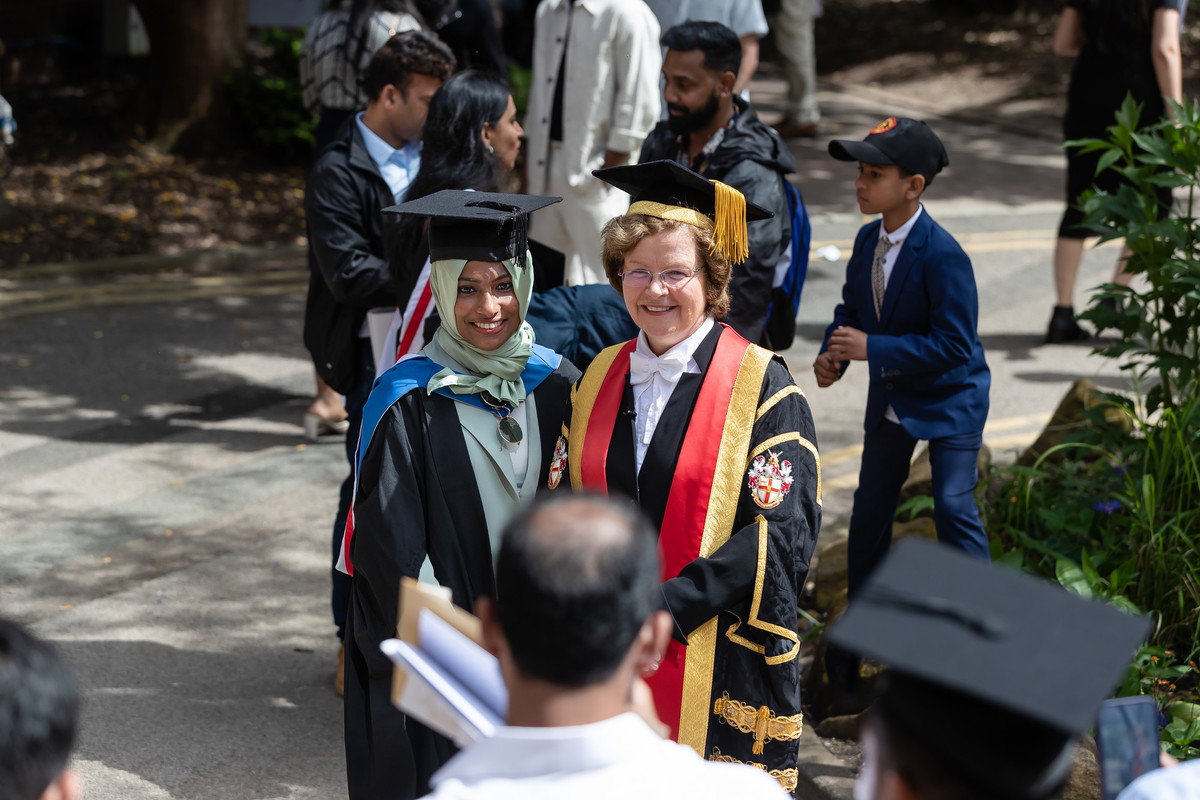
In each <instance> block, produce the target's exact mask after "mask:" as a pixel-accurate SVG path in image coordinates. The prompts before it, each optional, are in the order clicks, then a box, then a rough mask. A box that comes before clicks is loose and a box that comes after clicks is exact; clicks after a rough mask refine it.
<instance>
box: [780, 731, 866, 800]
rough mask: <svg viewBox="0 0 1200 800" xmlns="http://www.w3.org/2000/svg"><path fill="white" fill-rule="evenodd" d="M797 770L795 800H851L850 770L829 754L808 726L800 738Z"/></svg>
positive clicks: (852, 773) (853, 779) (852, 787)
mask: <svg viewBox="0 0 1200 800" xmlns="http://www.w3.org/2000/svg"><path fill="white" fill-rule="evenodd" d="M799 770H800V774H799V779H798V780H797V782H796V791H795V795H794V796H795V797H796V798H797V800H853V798H854V781H855V777H856V776H855V774H854V770H852V769H851V768H850V767H848V766H846V764H844V763H842V760H841V759H840V758H838V757H837V756H835V755H834V754H833V753H830V752H829V750H828V749H826V747H825V744H824V743H823V742H822V741H821V738H820V737H819V736H817V734H816V732H815V731H813V729H812V728H811V727H810V726H808V725H805V726H804V732H803V733H802V734H801V735H800V762H799Z"/></svg>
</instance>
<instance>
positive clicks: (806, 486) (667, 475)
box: [572, 325, 821, 791]
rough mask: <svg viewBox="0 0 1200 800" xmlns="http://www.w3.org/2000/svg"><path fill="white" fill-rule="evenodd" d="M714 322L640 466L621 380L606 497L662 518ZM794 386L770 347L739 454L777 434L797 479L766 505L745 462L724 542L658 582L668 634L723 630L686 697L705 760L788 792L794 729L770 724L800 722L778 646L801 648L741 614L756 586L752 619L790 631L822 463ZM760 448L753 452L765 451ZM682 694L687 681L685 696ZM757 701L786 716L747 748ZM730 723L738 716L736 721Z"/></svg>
mask: <svg viewBox="0 0 1200 800" xmlns="http://www.w3.org/2000/svg"><path fill="white" fill-rule="evenodd" d="M722 330H723V327H722V326H721V325H716V326H714V327H713V330H712V332H711V333H710V334H709V335H708V336H706V337H705V339H704V341H703V342H702V343H701V345H700V347H699V348H698V349H697V351H696V353H695V355H694V357H695V359H696V363H697V364H698V365H699V367H700V370H701V372H700V374H684V375H683V376H681V377H680V380H679V383H678V385H677V386H676V387H675V391H674V392H672V394H671V397H670V398H669V399H668V401H667V405H666V408H665V409H664V411H663V414H662V416H661V418H660V420H659V422H658V425H657V426H656V427H655V430H654V436H653V438H652V439H651V441H650V444H649V447H648V449H647V451H646V456H645V459H644V460H643V462H642V468H641V471H640V472H638V471H637V468H636V462H635V458H634V440H635V436H636V432H635V431H636V429H635V426H634V422H635V410H634V408H635V407H634V402H633V390H632V387H631V386H630V385H629V382H628V379H626V385H625V392H624V396H623V398H622V402H621V411H620V413H618V414H617V417H616V422H615V425H614V431H613V436H612V439H611V442H610V445H609V452H608V461H607V470H606V476H607V480H608V487H607V488H608V492H609V494H610V496H620V495H625V496H628V497H631V498H633V499H635V500H636V501H637V502H638V504H639V505H640V506H641V508H642V509H643V510H644V511H645V512H646V513H647V514H648V515H649V516H650V518H651V519H652V520H653V522H654V523H655V525H656V526H657V527H659V528H660V529H661V527H662V523H663V516H664V512H665V509H666V505H667V498H668V494H669V492H670V489H671V486H672V483H673V481H674V474H675V466H676V462H677V460H678V457H679V452H680V448H681V446H682V443H683V440H684V436H685V434H686V432H687V429H688V426H689V425H690V423H691V421H692V411H693V409H694V407H695V404H696V399H697V397H698V395H699V392H700V387H701V384H702V382H703V380H704V378H705V373H706V371H707V370H708V366H709V363H710V362H711V360H712V358H713V353H714V350H715V349H716V346H717V340H718V338H719V337H720V336H721V334H722ZM788 387H793V390H790V391H789V390H788ZM794 387H795V382H794V381H793V380H792V376H791V373H790V372H789V371H788V369H787V366H786V364H785V363H784V362H783V360H782V359H781V358H779V357H778V356H775V357H774V358H772V361H771V363H770V364H769V365H768V367H767V371H766V374H765V376H764V379H763V382H762V388H761V390H760V391H759V393H758V403H759V414H760V415H761V416H759V417H758V418H757V420H756V421H755V423H754V427H753V431H752V434H751V437H750V452H749V453H747V457H748V458H747V462H748V463H747V465H746V466H747V468H749V467H751V463H750V459H749V456H750V455H751V454H753V453H754V452H755V451H756V450H757V449H759V448H760V446H761V445H763V444H766V443H769V442H772V441H774V442H775V444H773V445H771V446H770V447H769V448H768V450H769V452H770V453H774V454H776V455H777V457H778V460H779V462H780V463H782V462H785V461H786V462H788V463H790V465H791V474H792V476H793V479H794V482H793V484H792V487H791V489H790V491H789V492H788V493H787V494H786V495H785V496H784V498H783V501H782V502H781V503H780V504H779V505H777V506H775V507H774V508H764V507H763V506H762V505H760V503H759V502H757V501H755V499H754V493H753V490H752V489H751V488H750V485H749V476H748V475H747V474H746V473H743V480H742V482H741V483H740V484H738V485H735V486H728V487H726V488H725V490H724V491H726V492H736V493H738V500H737V510H736V512H735V515H734V522H733V526H732V527H733V530H732V532H731V535H730V537H729V539H728V541H727V542H725V544H723V545H722V546H721V547H720V548H718V549H717V550H716V551H715V552H714V553H713V554H712V555H711V556H709V557H708V558H703V557H702V558H697V559H695V560H694V561H692V562H691V563H689V564H688V565H687V566H686V567H684V569H683V570H682V571H681V572H680V574H679V575H678V576H676V577H674V578H671V579H669V580H667V581H666V582H665V583H664V584H663V594H664V596H665V598H666V603H667V606H668V609H669V610H670V612H671V614H672V616H673V617H674V618H675V622H676V638H677V639H682V638H684V637H686V636H687V635H688V634H690V633H691V632H693V631H694V630H696V629H697V628H698V627H700V626H701V625H702V624H703V623H705V622H706V621H708V620H709V619H711V618H712V617H713V616H714V615H715V616H717V618H718V625H717V628H718V630H719V632H720V635H719V636H718V637H717V645H716V651H715V658H714V663H713V668H712V672H713V675H712V678H713V680H712V692H711V696H710V697H708V698H706V699H704V700H698V699H695V698H691V701H692V702H705V703H706V704H707V710H708V719H709V722H708V727H707V737H706V741H705V744H704V752H703V753H702V754H701V755H703V756H704V757H705V758H708V759H710V760H719V761H734V762H745V763H751V764H754V765H756V766H759V767H760V768H763V769H765V770H766V771H768V772H769V773H771V774H772V776H773V777H775V778H776V779H778V780H779V782H780V783H781V784H782V785H783V786H784V787H785V788H787V789H788V790H789V791H790V790H793V789H794V788H795V786H796V780H797V776H798V774H797V770H796V764H797V751H798V742H797V741H796V739H795V738H778V739H777V738H773V737H772V736H771V735H770V733H771V732H776V733H780V734H781V735H787V736H791V735H793V734H794V735H796V736H798V734H799V731H798V729H796V728H793V727H790V726H791V724H792V723H795V724H798V723H799V721H800V714H801V709H800V665H799V659H798V658H797V657H795V655H793V656H792V657H790V658H788V657H787V653H789V652H791V651H793V649H797V650H798V648H795V643H794V642H792V641H791V640H789V639H787V638H785V637H782V636H778V635H774V634H772V633H768V632H766V631H764V630H763V629H761V628H757V627H752V626H751V625H747V624H745V623H746V622H747V621H748V620H750V619H751V610H752V604H753V595H754V593H755V591H756V587H758V588H759V589H761V591H760V594H761V600H760V604H759V606H760V607H759V609H758V614H757V619H758V620H760V621H766V622H767V624H771V623H774V624H778V625H780V626H782V627H785V628H789V629H790V630H791V631H792V632H794V631H795V630H796V627H797V624H796V623H797V612H796V609H797V607H798V605H799V596H800V592H801V590H802V589H803V586H804V581H805V578H806V576H807V574H808V565H809V561H810V559H811V557H812V553H813V549H814V547H815V544H816V539H817V532H818V530H819V528H820V520H821V508H820V493H819V487H820V465H819V462H818V459H817V454H816V435H815V432H814V428H813V421H812V413H811V411H810V410H809V407H808V401H807V400H806V399H805V398H804V395H803V394H802V393H801V392H800V391H799V390H798V389H795V388H794ZM780 392H784V394H783V396H782V397H781V398H779V399H778V400H777V401H776V402H775V403H774V404H773V405H770V407H769V408H767V409H766V410H765V413H764V411H763V407H764V404H767V403H768V401H770V400H771V399H772V398H776V396H777V395H778V394H779V393H780ZM572 434H574V431H572ZM806 444H807V445H810V446H811V449H809V447H806V446H805V445H806ZM768 450H764V451H763V452H762V453H761V455H764V456H767V455H768ZM760 515H761V516H762V517H763V518H764V519H765V521H766V540H765V543H764V542H761V541H760V539H761V537H760V526H759V524H758V522H757V518H758V517H759V516H760ZM762 544H765V547H764V548H763V556H764V558H763V559H762V560H761V561H760V558H759V554H760V545H762ZM760 566H761V569H762V573H761V576H760V572H759V570H760ZM770 661H775V662H777V663H770ZM718 701H719V702H718ZM729 701H734V702H733V703H730V702H729ZM688 702H689V697H688V696H687V694H686V692H685V696H684V703H688ZM763 707H766V708H767V709H768V712H769V714H770V716H771V719H779V720H783V722H782V723H781V724H780V725H778V726H772V728H771V731H769V732H768V736H767V737H765V741H762V742H761V743H759V745H758V747H757V749H761V752H755V750H756V738H757V737H756V735H755V734H756V731H755V730H754V727H755V725H754V723H755V722H756V720H754V719H753V718H752V716H753V714H754V713H757V712H758V711H759V710H760V709H761V708H763ZM747 709H748V711H747ZM748 714H749V715H750V716H747V715H748ZM747 722H749V725H750V728H751V729H750V730H748V731H747V730H744V729H743V728H745V727H746V724H747ZM738 723H742V728H739V727H738ZM785 731H786V733H785Z"/></svg>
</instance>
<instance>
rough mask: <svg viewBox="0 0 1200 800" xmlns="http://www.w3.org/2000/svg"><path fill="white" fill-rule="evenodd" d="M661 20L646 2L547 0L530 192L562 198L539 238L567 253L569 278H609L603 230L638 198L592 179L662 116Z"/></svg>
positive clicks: (529, 154) (536, 50) (533, 98)
mask: <svg viewBox="0 0 1200 800" xmlns="http://www.w3.org/2000/svg"><path fill="white" fill-rule="evenodd" d="M658 34H659V28H658V22H657V21H656V20H655V19H654V14H652V13H651V12H650V9H649V8H647V7H646V4H645V3H644V2H642V0H542V2H541V5H539V6H538V10H537V21H536V23H535V27H534V46H533V82H532V84H531V86H530V89H529V108H528V111H527V112H526V114H525V126H524V127H525V135H526V139H527V141H528V148H527V150H526V179H527V189H528V192H529V194H541V195H558V196H561V197H562V198H563V201H562V202H561V203H558V204H556V205H554V206H551V207H550V208H547V209H545V210H543V211H542V212H541V213H540V214H539V216H538V219H537V220H536V221H535V222H534V228H533V235H534V237H535V238H536V239H537V240H538V241H540V242H542V243H543V244H545V245H548V246H550V247H553V248H555V249H556V250H560V251H562V252H563V254H564V255H565V256H566V267H565V275H566V282H567V284H569V285H572V286H574V285H579V284H584V283H606V282H607V280H608V279H607V277H606V276H605V274H604V266H603V264H602V263H601V260H600V229H601V228H602V227H603V226H604V223H605V222H607V221H608V220H610V219H612V218H613V217H615V216H617V215H618V214H621V213H623V212H624V211H625V208H626V206H627V205H628V203H629V198H628V196H627V195H625V193H624V192H620V191H617V190H616V189H613V188H612V187H610V186H608V185H607V184H605V183H604V182H603V181H600V180H598V179H597V178H595V177H593V176H592V170H594V169H599V168H600V167H612V166H619V165H621V164H625V163H627V162H628V161H629V159H630V154H636V153H637V152H638V150H639V148H641V146H642V140H643V139H644V138H645V137H646V134H647V133H648V132H649V131H650V129H651V128H653V127H654V123H655V121H656V119H657V117H658V110H659V99H658V72H659V69H660V68H661V67H662V56H661V54H660V52H659V44H658Z"/></svg>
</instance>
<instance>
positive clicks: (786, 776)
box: [708, 747, 800, 792]
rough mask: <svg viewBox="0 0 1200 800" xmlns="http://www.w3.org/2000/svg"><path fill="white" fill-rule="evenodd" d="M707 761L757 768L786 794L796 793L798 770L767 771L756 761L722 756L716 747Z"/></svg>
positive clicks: (764, 766)
mask: <svg viewBox="0 0 1200 800" xmlns="http://www.w3.org/2000/svg"><path fill="white" fill-rule="evenodd" d="M708 760H709V761H723V762H725V763H726V764H748V765H750V766H752V767H758V768H759V769H761V770H762V771H763V772H765V773H767V774H768V775H770V776H771V777H772V778H774V779H775V780H777V781H779V785H780V786H782V787H783V788H784V789H785V790H786V791H788V792H794V791H796V784H797V783H799V782H800V770H798V769H767V765H766V764H759V763H758V762H756V761H740V760H738V759H736V758H734V757H733V756H726V755H722V754H721V750H720V748H718V747H714V748H713V751H712V754H711V755H709V757H708Z"/></svg>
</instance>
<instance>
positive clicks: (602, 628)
mask: <svg viewBox="0 0 1200 800" xmlns="http://www.w3.org/2000/svg"><path fill="white" fill-rule="evenodd" d="M657 539H658V537H657V534H656V532H655V531H654V529H653V528H652V527H651V526H650V525H649V523H648V522H647V521H646V520H645V519H644V518H643V517H642V516H641V514H640V512H639V511H638V510H637V509H636V508H635V507H634V506H632V505H631V504H628V503H621V504H618V503H614V502H611V501H608V500H606V499H602V498H597V497H594V496H588V495H581V494H575V495H569V494H568V495H554V496H553V497H552V498H551V499H549V500H544V501H540V502H537V503H534V504H533V505H532V506H531V507H530V508H529V509H528V510H526V511H525V512H523V513H522V514H521V515H519V516H518V517H517V518H515V519H514V520H513V521H512V523H510V525H509V527H508V529H507V530H506V531H505V533H504V537H503V540H502V542H501V545H500V553H499V556H498V557H497V560H496V595H497V597H498V598H499V599H498V600H497V601H496V602H494V603H493V602H488V601H481V603H480V605H479V607H478V609H477V611H478V612H479V616H480V618H481V620H482V622H483V636H484V642H485V644H486V645H487V646H488V648H489V649H490V650H491V651H492V652H493V653H495V654H496V657H497V658H498V659H499V660H500V670H501V673H502V674H503V676H504V682H505V685H506V686H507V687H508V693H509V704H508V719H507V722H508V726H507V727H504V728H501V729H500V730H499V731H498V732H497V733H496V735H495V736H493V737H492V738H490V739H485V740H483V741H480V742H477V743H476V744H474V745H472V746H471V747H468V748H467V749H466V750H464V751H463V752H461V753H459V754H458V755H457V756H455V757H454V758H453V759H452V760H451V761H450V762H449V763H447V764H446V766H444V767H442V769H441V770H439V771H438V772H437V773H436V774H434V776H433V779H432V781H431V785H432V786H433V790H434V791H433V793H432V794H431V795H429V797H431V798H436V799H437V800H449V799H450V798H456V799H459V800H462V799H465V798H488V800H505V798H514V800H515V799H516V798H521V800H538V799H539V798H555V800H559V798H565V797H570V798H585V799H586V798H596V800H610V798H613V797H619V796H621V795H622V794H624V793H628V792H631V791H633V792H635V794H636V796H638V797H670V796H676V795H678V796H684V797H689V798H698V799H700V800H703V799H705V798H713V800H716V799H717V798H721V800H726V799H727V798H730V797H737V798H746V799H747V800H754V799H755V798H770V799H771V800H784V799H785V798H786V797H787V794H786V793H785V792H784V791H783V790H782V789H781V788H780V786H779V783H778V782H777V781H775V780H774V779H773V778H771V777H770V776H769V775H767V774H766V773H765V772H763V771H761V770H758V769H755V768H753V767H750V766H746V765H743V764H724V763H717V762H712V761H705V760H703V759H701V758H700V757H699V756H698V755H697V754H696V753H695V751H694V750H692V749H691V748H689V747H687V746H685V745H679V744H676V743H674V742H670V741H667V740H665V739H663V738H661V737H660V736H659V735H658V734H657V733H655V732H654V730H652V729H651V728H650V726H649V725H647V723H646V722H645V720H644V719H643V717H642V716H639V715H638V714H637V713H634V712H633V711H631V710H630V707H631V697H632V698H634V701H633V702H634V704H637V705H638V706H639V707H640V706H645V707H647V708H649V709H653V705H652V702H651V701H650V699H649V689H648V688H647V687H646V685H645V684H644V683H642V681H641V680H640V678H639V675H646V674H650V673H652V672H653V671H654V670H655V669H657V667H658V662H659V660H660V659H661V657H662V653H663V652H664V650H665V648H666V645H667V640H668V639H669V638H670V636H671V630H672V621H671V618H670V615H669V614H668V613H667V612H666V611H663V610H661V604H662V593H661V590H660V588H659V582H658V577H659V576H658V553H657ZM643 697H644V698H645V700H644V701H642V702H638V701H639V699H640V698H643ZM649 713H650V714H652V713H653V712H652V710H651V711H650V712H649Z"/></svg>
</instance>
